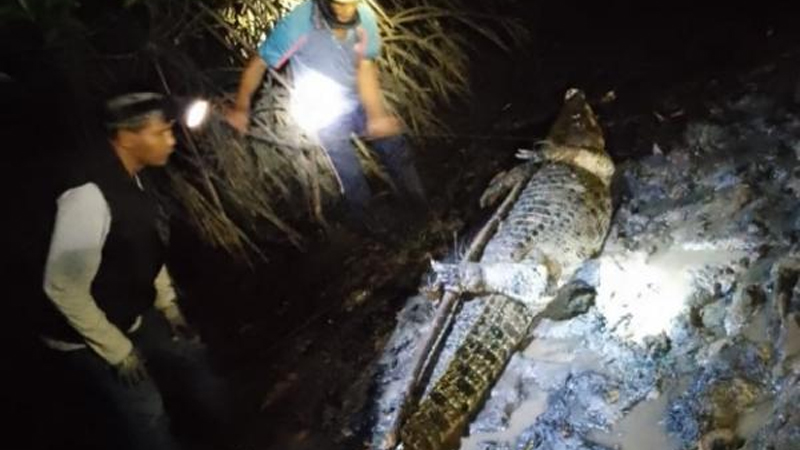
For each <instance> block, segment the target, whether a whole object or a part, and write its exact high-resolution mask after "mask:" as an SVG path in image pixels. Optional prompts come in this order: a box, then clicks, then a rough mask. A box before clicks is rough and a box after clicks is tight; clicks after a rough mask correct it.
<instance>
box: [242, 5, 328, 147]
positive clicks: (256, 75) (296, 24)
mask: <svg viewBox="0 0 800 450" xmlns="http://www.w3.org/2000/svg"><path fill="white" fill-rule="evenodd" d="M313 3H314V2H312V1H309V0H306V1H305V2H303V3H301V4H299V5H298V6H296V7H295V8H294V9H293V10H292V11H291V12H289V14H287V15H286V17H284V18H283V19H281V20H280V21H278V23H277V24H275V28H274V29H273V30H272V32H271V33H270V35H269V37H268V38H267V40H266V41H264V42H263V43H262V44H261V45H260V46H259V47H258V52H257V54H256V55H254V56H253V57H252V58H250V61H248V62H247V66H245V68H244V71H243V72H242V78H241V81H240V83H239V90H238V91H237V93H236V104H235V105H234V108H233V109H232V110H230V111H228V113H227V118H228V122H230V123H231V125H233V127H234V128H236V129H237V130H239V131H241V132H242V133H244V132H246V131H247V123H248V121H249V118H250V99H251V98H252V97H253V94H254V93H255V91H256V89H258V86H259V85H260V84H261V80H262V79H263V78H264V73H265V72H266V71H267V67H273V68H275V69H280V68H281V67H283V65H284V64H286V62H287V61H288V60H289V58H291V56H292V55H293V54H294V52H296V51H297V50H298V49H299V48H300V47H301V46H302V45H303V44H304V42H305V38H304V35H305V34H306V33H307V32H308V31H309V30H310V28H311V12H312V11H313V8H314V4H313Z"/></svg>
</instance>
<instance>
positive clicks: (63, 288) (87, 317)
mask: <svg viewBox="0 0 800 450" xmlns="http://www.w3.org/2000/svg"><path fill="white" fill-rule="evenodd" d="M137 181H138V180H137ZM139 186H140V188H141V185H139ZM57 204H58V210H57V213H56V221H55V226H54V227H53V234H52V237H51V239H50V251H49V253H48V256H47V263H46V264H45V270H44V291H45V293H46V294H47V296H48V298H49V299H50V300H51V301H52V302H53V303H54V304H55V306H56V308H58V310H59V311H61V313H62V314H64V316H65V317H66V319H67V321H68V322H69V324H70V325H71V326H72V327H73V328H74V329H75V330H76V331H77V332H78V333H80V335H81V336H83V339H84V341H85V343H86V344H85V345H84V344H73V343H67V342H63V341H56V340H53V339H50V338H48V337H46V336H43V340H44V341H45V343H46V344H47V345H48V346H50V347H51V348H55V349H59V350H73V349H78V348H85V346H86V345H88V346H89V347H90V348H91V349H92V350H94V351H95V352H96V353H97V354H98V355H100V356H101V357H102V358H103V359H105V360H106V361H108V363H109V364H117V363H119V362H120V361H122V360H123V359H124V358H125V357H126V356H127V355H128V354H129V353H130V351H131V349H132V348H133V344H131V341H130V339H128V337H127V336H126V335H125V333H124V332H123V331H122V330H120V329H119V328H117V326H116V325H114V324H113V323H111V322H110V321H109V320H108V319H107V318H106V315H105V313H104V312H103V310H101V309H100V308H99V307H98V306H97V303H96V302H95V300H94V298H93V297H92V293H91V288H92V281H93V280H94V278H95V276H96V275H97V271H98V270H99V268H100V262H101V259H102V252H103V245H104V244H105V241H106V237H107V236H108V232H109V230H110V228H111V210H110V209H109V207H108V203H107V202H106V200H105V198H104V197H103V194H102V192H101V191H100V188H99V187H98V186H97V185H96V184H94V183H86V184H83V185H81V186H78V187H76V188H72V189H69V190H67V191H65V192H64V193H63V194H62V195H61V196H60V197H59V198H58V202H57ZM154 284H155V288H156V299H155V307H156V308H158V309H161V310H163V309H166V308H168V307H170V306H171V305H172V304H173V303H174V301H175V291H174V289H173V287H172V280H171V278H170V276H169V273H168V272H167V268H166V266H163V267H162V268H161V270H160V271H159V273H158V276H157V277H156V279H155V282H154ZM140 321H141V318H138V319H137V320H136V322H135V323H134V325H133V327H132V328H131V330H126V331H132V330H135V329H136V328H137V327H138V326H139V323H140Z"/></svg>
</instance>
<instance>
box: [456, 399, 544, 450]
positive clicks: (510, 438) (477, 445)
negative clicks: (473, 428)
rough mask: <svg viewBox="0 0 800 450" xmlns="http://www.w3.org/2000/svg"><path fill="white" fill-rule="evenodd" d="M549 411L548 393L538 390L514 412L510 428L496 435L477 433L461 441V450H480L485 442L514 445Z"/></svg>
mask: <svg viewBox="0 0 800 450" xmlns="http://www.w3.org/2000/svg"><path fill="white" fill-rule="evenodd" d="M546 409H547V393H546V392H544V391H540V390H536V391H535V392H534V393H533V394H532V395H531V396H530V397H529V398H528V399H527V400H525V401H524V402H523V403H522V404H521V405H520V406H519V408H517V409H516V410H514V412H513V413H512V414H511V419H510V420H509V424H508V428H507V429H505V430H502V431H498V432H496V433H475V434H473V435H470V436H467V437H465V438H462V439H461V447H460V448H461V450H480V449H482V448H483V447H481V444H482V443H484V442H487V441H488V442H508V443H513V442H514V441H515V440H516V438H517V437H518V436H519V435H520V434H521V433H522V432H523V431H525V428H527V427H529V426H531V425H532V424H533V423H534V421H535V420H536V418H537V417H539V415H540V414H542V413H543V412H544V411H545V410H546Z"/></svg>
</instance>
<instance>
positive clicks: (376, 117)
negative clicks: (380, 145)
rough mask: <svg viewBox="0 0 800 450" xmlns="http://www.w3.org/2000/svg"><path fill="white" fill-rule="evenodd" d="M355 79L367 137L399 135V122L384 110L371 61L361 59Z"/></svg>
mask: <svg viewBox="0 0 800 450" xmlns="http://www.w3.org/2000/svg"><path fill="white" fill-rule="evenodd" d="M356 77H357V83H358V96H359V98H360V99H361V105H362V106H363V107H364V112H365V113H366V115H367V136H368V137H372V138H381V137H386V136H393V135H396V134H398V133H400V129H401V127H400V121H399V120H398V119H397V117H395V116H394V115H393V114H389V112H388V111H387V110H386V106H385V104H384V99H383V92H381V85H380V77H379V74H378V66H377V64H376V63H375V62H374V61H373V60H371V59H362V60H361V61H360V62H359V63H358V73H357V75H356Z"/></svg>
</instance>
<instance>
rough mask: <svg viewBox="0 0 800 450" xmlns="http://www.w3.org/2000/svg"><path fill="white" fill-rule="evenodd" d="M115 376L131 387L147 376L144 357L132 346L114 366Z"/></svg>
mask: <svg viewBox="0 0 800 450" xmlns="http://www.w3.org/2000/svg"><path fill="white" fill-rule="evenodd" d="M114 369H116V371H117V377H119V380H120V382H122V383H123V384H124V385H125V386H128V387H133V386H136V385H137V384H139V383H141V382H142V381H144V380H146V379H147V378H148V376H149V375H148V374H147V368H146V367H145V365H144V358H143V357H142V356H141V355H140V354H139V352H138V351H137V350H136V349H135V348H134V349H132V350H131V352H130V353H128V356H126V357H125V358H124V359H123V360H122V361H120V362H119V364H117V365H115V366H114Z"/></svg>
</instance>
